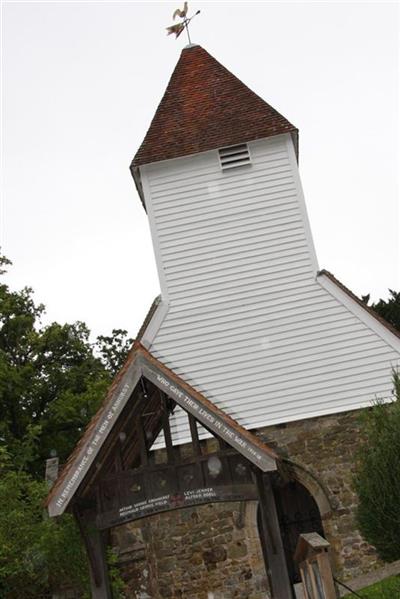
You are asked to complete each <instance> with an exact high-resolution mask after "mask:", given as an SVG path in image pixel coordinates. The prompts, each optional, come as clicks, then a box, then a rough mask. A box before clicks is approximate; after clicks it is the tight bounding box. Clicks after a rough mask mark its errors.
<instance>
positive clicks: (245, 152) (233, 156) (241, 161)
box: [218, 144, 251, 171]
mask: <svg viewBox="0 0 400 599" xmlns="http://www.w3.org/2000/svg"><path fill="white" fill-rule="evenodd" d="M218 153H219V161H220V163H221V168H222V170H223V171H225V170H227V169H228V168H235V167H238V166H243V165H245V164H251V159H250V152H249V148H248V147H247V144H238V145H237V146H229V147H228V148H221V149H220V150H218Z"/></svg>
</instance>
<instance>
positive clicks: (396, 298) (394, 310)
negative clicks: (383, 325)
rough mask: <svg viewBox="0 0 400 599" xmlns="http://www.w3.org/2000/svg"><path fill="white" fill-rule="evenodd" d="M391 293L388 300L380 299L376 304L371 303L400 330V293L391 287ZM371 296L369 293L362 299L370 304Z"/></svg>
mask: <svg viewBox="0 0 400 599" xmlns="http://www.w3.org/2000/svg"><path fill="white" fill-rule="evenodd" d="M389 294H390V295H389V299H388V300H383V299H380V300H379V301H378V302H376V303H375V304H371V308H372V309H373V310H375V312H376V313H377V314H379V316H382V318H384V319H385V320H386V321H387V322H389V323H390V324H391V325H392V326H394V327H395V328H396V329H397V330H399V331H400V293H398V292H396V291H393V289H389ZM369 298H370V296H369V294H368V295H365V296H363V297H362V298H361V299H362V300H363V302H364V303H365V304H368V302H369Z"/></svg>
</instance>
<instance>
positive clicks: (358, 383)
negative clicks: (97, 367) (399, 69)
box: [47, 45, 400, 599]
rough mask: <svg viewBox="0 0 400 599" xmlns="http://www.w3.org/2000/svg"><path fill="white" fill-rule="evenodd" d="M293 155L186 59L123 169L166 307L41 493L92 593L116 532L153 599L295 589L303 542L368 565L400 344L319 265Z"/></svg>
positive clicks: (271, 126) (135, 581) (201, 53)
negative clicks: (83, 560) (374, 449)
mask: <svg viewBox="0 0 400 599" xmlns="http://www.w3.org/2000/svg"><path fill="white" fill-rule="evenodd" d="M297 158H298V131H297V129H296V127H294V126H293V125H292V124H291V123H290V122H289V121H288V120H287V119H286V118H285V117H284V116H282V115H281V114H279V112H277V111H276V110H275V109H274V108H272V107H271V106H270V105H269V104H267V103H266V102H265V101H264V100H262V99H261V98H260V97H258V96H257V95H256V94H255V93H254V92H252V91H251V90H250V89H249V88H247V87H246V86H245V85H244V84H243V83H242V82H241V81H239V80H238V79H237V78H236V77H235V76H234V75H233V74H232V73H230V72H229V71H228V70H227V69H226V68H224V67H223V66H222V65H221V64H220V63H219V62H217V60H215V59H214V58H213V57H212V56H211V55H210V54H209V53H208V52H206V50H204V49H203V48H201V47H200V46H198V45H189V46H187V47H186V48H185V49H184V50H183V51H182V54H181V56H180V59H179V61H178V63H177V65H176V68H175V70H174V72H173V74H172V77H171V80H170V82H169V84H168V87H167V89H166V91H165V94H164V97H163V98H162V100H161V102H160V105H159V106H158V109H157V111H156V113H155V116H154V118H153V120H152V122H151V124H150V128H149V130H148V132H147V134H146V136H145V139H144V140H143V143H142V144H141V146H140V148H139V150H138V152H137V154H136V156H135V158H134V160H133V162H132V165H131V170H132V174H133V177H134V180H135V184H136V187H137V190H138V192H139V195H140V198H141V200H142V203H143V206H144V208H145V210H146V212H147V215H148V219H149V224H150V229H151V235H152V240H153V245H154V252H155V257H156V263H157V268H158V274H159V279H160V287H161V296H160V298H158V299H157V300H156V301H155V302H154V304H153V306H152V308H151V309H150V312H149V315H148V317H147V318H146V320H145V323H144V324H143V326H142V328H141V331H140V333H139V335H138V338H137V339H136V341H135V343H134V345H133V347H132V350H131V352H130V354H129V356H128V358H127V361H126V363H125V365H124V367H123V368H122V370H121V371H120V372H119V373H118V375H117V377H116V378H115V381H114V382H113V384H112V386H111V387H110V390H109V393H108V395H107V397H106V398H105V400H104V403H103V404H102V406H101V407H100V409H99V411H98V412H97V413H96V414H95V416H94V417H93V418H92V420H91V421H90V423H89V425H88V427H87V429H86V431H85V432H84V434H83V435H82V438H81V439H80V441H79V443H78V444H77V446H76V447H75V450H74V451H73V453H72V454H71V456H70V458H69V459H68V462H67V463H66V465H65V467H64V469H63V471H62V473H61V475H60V476H59V478H58V479H57V481H56V483H55V484H54V486H53V488H52V490H51V492H50V494H49V496H48V499H47V507H48V511H49V514H50V516H52V517H53V516H59V515H61V514H62V513H63V512H65V511H69V512H71V513H73V514H74V516H75V518H76V519H77V521H78V523H79V526H80V530H81V534H82V536H83V538H84V540H85V543H86V548H87V552H88V555H89V561H90V571H91V588H92V597H94V598H95V599H104V598H108V597H111V596H112V595H111V587H110V581H109V576H108V568H107V560H106V550H105V545H106V544H107V543H108V542H110V539H111V541H112V543H113V544H114V545H116V546H117V547H118V555H119V556H120V558H121V561H120V563H119V566H120V568H121V571H122V572H123V574H124V577H125V581H126V582H127V584H128V589H129V592H130V595H129V596H132V597H154V599H164V598H165V597H169V598H171V599H178V598H181V599H189V598H190V599H194V598H196V599H206V597H207V596H208V597H209V598H211V597H212V598H213V599H220V598H222V597H223V598H224V599H234V598H235V597H239V596H240V597H252V598H254V599H264V598H265V597H273V598H274V599H292V597H293V598H294V597H295V596H299V595H298V594H297V593H298V592H299V586H298V585H300V586H301V585H302V582H301V576H300V571H299V568H298V564H297V563H296V560H295V558H294V555H295V549H296V546H298V542H299V535H300V534H302V533H317V536H318V534H319V535H320V536H323V537H325V539H320V540H322V545H321V547H324V551H325V549H326V547H327V545H328V544H329V543H330V545H331V548H332V556H333V564H334V568H335V572H336V573H339V575H343V576H346V577H347V578H350V577H352V576H358V575H360V574H362V573H363V572H365V571H367V570H368V569H369V567H370V565H371V560H373V559H374V558H373V557H371V556H372V555H373V554H374V549H373V548H372V547H370V546H368V544H367V543H366V542H365V541H364V540H363V539H362V538H361V536H360V533H359V531H358V530H357V524H356V520H355V507H356V504H357V498H356V496H355V493H354V490H353V487H352V472H353V469H354V460H355V454H356V451H357V447H358V445H357V444H358V412H359V410H360V409H361V408H365V407H368V406H370V405H371V402H372V401H373V400H375V399H376V398H377V397H379V398H381V399H383V400H385V399H388V398H390V397H391V394H392V380H391V379H392V377H391V373H392V369H393V368H396V367H397V366H398V365H399V363H400V338H399V334H398V332H396V331H395V330H394V329H393V328H391V327H390V325H388V324H387V323H386V322H385V321H383V320H382V319H380V318H379V317H378V316H377V315H376V314H375V313H374V312H373V311H372V310H370V309H369V308H368V307H367V306H366V305H365V304H363V303H362V302H361V301H360V300H359V299H358V298H357V297H355V296H354V295H353V294H352V293H351V291H349V290H348V289H347V288H346V287H344V286H343V285H342V284H341V283H339V281H338V280H337V279H336V278H335V277H334V276H333V275H331V274H330V273H329V272H327V271H325V270H319V268H318V265H317V259H316V255H315V251H314V246H313V241H312V236H311V231H310V226H309V222H308V218H307V212H306V207H305V202H304V198H303V192H302V187H301V182H300V177H299V169H298V161H297ZM311 536H312V538H314V539H315V535H314V536H313V535H311ZM332 584H333V583H332ZM330 596H333V595H330Z"/></svg>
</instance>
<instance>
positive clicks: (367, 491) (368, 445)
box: [355, 372, 400, 561]
mask: <svg viewBox="0 0 400 599" xmlns="http://www.w3.org/2000/svg"><path fill="white" fill-rule="evenodd" d="M393 383H394V399H393V401H392V402H391V403H386V404H385V403H382V402H377V403H376V404H375V405H374V406H373V407H372V408H371V409H370V410H366V411H364V413H363V416H362V418H363V421H362V438H363V441H362V445H361V449H360V452H359V456H358V464H357V474H356V477H355V487H356V491H357V494H358V497H359V507H358V522H359V525H360V529H361V531H362V533H363V535H364V537H365V539H366V540H367V541H368V542H369V543H371V544H372V545H373V546H375V547H376V549H377V551H378V554H379V556H380V557H381V558H382V559H383V560H385V561H393V560H398V559H400V511H399V505H400V376H399V373H397V372H394V373H393Z"/></svg>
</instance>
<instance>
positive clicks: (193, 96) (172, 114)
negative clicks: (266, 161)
mask: <svg viewBox="0 0 400 599" xmlns="http://www.w3.org/2000/svg"><path fill="white" fill-rule="evenodd" d="M287 132H293V133H294V134H295V135H297V129H296V127H294V126H293V125H292V124H291V123H289V121H287V120H286V119H285V117H283V116H282V115H281V114H279V112H277V111H276V110H275V109H274V108H272V106H270V105H269V104H267V103H266V102H264V100H262V99H261V98H260V97H259V96H257V94H255V93H254V92H253V91H251V90H250V89H249V88H248V87H247V86H246V85H244V83H242V82H241V81H240V80H239V79H238V78H237V77H235V75H233V74H232V73H230V72H229V71H228V70H227V69H226V68H225V67H224V66H222V65H221V64H220V63H219V62H218V61H217V60H215V58H213V57H212V56H211V55H210V54H209V53H208V52H206V50H204V49H203V48H202V47H201V46H189V47H187V48H185V49H184V50H183V51H182V54H181V56H180V58H179V61H178V63H177V65H176V67H175V70H174V72H173V74H172V77H171V79H170V81H169V84H168V87H167V89H166V91H165V94H164V96H163V98H162V100H161V102H160V104H159V106H158V108H157V111H156V113H155V115H154V118H153V120H152V122H151V124H150V128H149V130H148V132H147V134H146V136H145V138H144V140H143V143H142V145H141V146H140V148H139V150H138V152H137V154H136V156H135V158H134V160H133V162H132V170H133V169H135V168H136V167H138V166H140V165H143V164H149V163H151V162H157V161H160V160H167V159H170V158H178V157H182V156H187V155H189V154H195V153H198V152H205V151H207V150H212V149H217V148H221V147H224V146H230V145H235V144H239V143H245V142H248V141H253V140H255V139H261V138H263V137H270V136H272V135H278V134H280V133H287Z"/></svg>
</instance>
